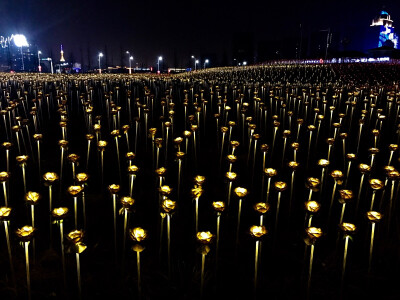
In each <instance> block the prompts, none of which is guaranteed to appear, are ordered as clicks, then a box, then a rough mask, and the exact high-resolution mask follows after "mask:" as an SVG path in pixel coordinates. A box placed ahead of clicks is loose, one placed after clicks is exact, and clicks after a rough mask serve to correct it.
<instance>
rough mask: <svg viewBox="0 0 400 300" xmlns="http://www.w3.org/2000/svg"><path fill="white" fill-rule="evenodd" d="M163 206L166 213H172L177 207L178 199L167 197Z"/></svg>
mask: <svg viewBox="0 0 400 300" xmlns="http://www.w3.org/2000/svg"><path fill="white" fill-rule="evenodd" d="M161 208H162V209H163V210H164V212H166V213H170V212H172V211H174V210H175V208H176V201H172V200H170V199H165V200H164V201H163V202H162V203H161Z"/></svg>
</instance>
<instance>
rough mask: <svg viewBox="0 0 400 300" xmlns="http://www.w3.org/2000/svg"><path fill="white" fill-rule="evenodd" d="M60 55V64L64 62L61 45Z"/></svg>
mask: <svg viewBox="0 0 400 300" xmlns="http://www.w3.org/2000/svg"><path fill="white" fill-rule="evenodd" d="M60 54H61V58H60V62H65V58H64V51H63V47H62V45H61V51H60Z"/></svg>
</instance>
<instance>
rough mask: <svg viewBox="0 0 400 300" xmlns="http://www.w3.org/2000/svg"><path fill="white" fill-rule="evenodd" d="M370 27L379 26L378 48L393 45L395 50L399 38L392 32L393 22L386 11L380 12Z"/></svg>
mask: <svg viewBox="0 0 400 300" xmlns="http://www.w3.org/2000/svg"><path fill="white" fill-rule="evenodd" d="M370 26H380V31H379V40H378V47H382V46H388V45H390V46H391V45H393V47H394V48H395V49H397V47H398V42H399V37H398V36H397V34H396V33H395V32H394V26H393V20H392V19H391V18H390V15H389V14H388V13H387V12H386V11H384V10H382V11H381V14H380V15H379V17H378V18H376V19H373V20H372V24H371V25H370Z"/></svg>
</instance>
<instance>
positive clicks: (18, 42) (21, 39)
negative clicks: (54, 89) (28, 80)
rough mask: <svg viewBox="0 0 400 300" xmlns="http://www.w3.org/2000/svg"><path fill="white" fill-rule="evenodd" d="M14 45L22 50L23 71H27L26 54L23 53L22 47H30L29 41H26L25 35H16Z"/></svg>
mask: <svg viewBox="0 0 400 300" xmlns="http://www.w3.org/2000/svg"><path fill="white" fill-rule="evenodd" d="M14 44H15V46H17V47H19V48H20V49H21V59H22V71H24V70H25V66H24V53H23V52H22V47H28V46H29V44H28V41H27V40H26V37H25V36H24V35H23V34H16V35H14Z"/></svg>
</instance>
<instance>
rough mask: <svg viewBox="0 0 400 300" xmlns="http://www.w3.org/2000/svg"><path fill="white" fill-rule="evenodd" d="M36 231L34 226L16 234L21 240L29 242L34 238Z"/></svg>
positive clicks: (21, 229)
mask: <svg viewBox="0 0 400 300" xmlns="http://www.w3.org/2000/svg"><path fill="white" fill-rule="evenodd" d="M35 230H36V229H35V228H33V227H32V226H28V225H27V226H23V227H21V228H19V229H17V231H16V234H17V237H18V238H19V239H21V240H23V241H29V240H30V239H31V238H32V237H33V233H34V232H35Z"/></svg>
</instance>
